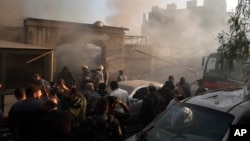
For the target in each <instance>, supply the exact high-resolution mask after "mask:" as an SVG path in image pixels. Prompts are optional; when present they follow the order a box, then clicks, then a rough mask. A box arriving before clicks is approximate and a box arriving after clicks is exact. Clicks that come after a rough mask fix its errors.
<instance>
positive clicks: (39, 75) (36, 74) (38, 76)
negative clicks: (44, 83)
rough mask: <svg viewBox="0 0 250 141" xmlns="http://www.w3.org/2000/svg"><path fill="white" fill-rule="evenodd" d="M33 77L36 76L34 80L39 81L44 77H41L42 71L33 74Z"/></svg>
mask: <svg viewBox="0 0 250 141" xmlns="http://www.w3.org/2000/svg"><path fill="white" fill-rule="evenodd" d="M33 78H34V80H37V81H39V80H41V78H42V77H41V74H40V73H35V74H34V76H33Z"/></svg>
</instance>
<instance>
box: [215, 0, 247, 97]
mask: <svg viewBox="0 0 250 141" xmlns="http://www.w3.org/2000/svg"><path fill="white" fill-rule="evenodd" d="M228 25H229V33H226V32H224V31H223V32H222V33H219V35H218V37H217V38H218V40H219V48H218V54H219V59H220V60H223V61H221V63H222V65H221V66H223V67H222V69H224V68H229V69H230V70H233V69H235V68H234V63H235V62H236V63H241V64H242V66H243V67H242V69H243V73H244V76H246V79H245V86H246V87H244V88H246V89H247V90H248V94H246V95H245V98H246V99H250V71H249V70H250V69H249V65H248V66H247V67H246V68H248V69H246V70H244V69H245V68H244V64H245V62H246V60H247V59H248V58H249V57H250V56H249V47H250V40H249V37H250V36H249V35H250V33H249V32H250V0H238V5H237V7H236V9H235V12H234V13H232V15H231V16H230V18H229V20H228ZM224 60H226V61H224ZM224 66H226V67H224ZM237 69H239V68H237ZM246 74H247V75H246Z"/></svg>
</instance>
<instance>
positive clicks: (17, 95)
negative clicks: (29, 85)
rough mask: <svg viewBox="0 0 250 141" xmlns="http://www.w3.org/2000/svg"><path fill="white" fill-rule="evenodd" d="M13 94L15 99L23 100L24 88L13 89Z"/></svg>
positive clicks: (24, 96)
mask: <svg viewBox="0 0 250 141" xmlns="http://www.w3.org/2000/svg"><path fill="white" fill-rule="evenodd" d="M14 96H15V98H16V100H23V99H25V98H26V94H25V89H24V88H16V89H15V91H14Z"/></svg>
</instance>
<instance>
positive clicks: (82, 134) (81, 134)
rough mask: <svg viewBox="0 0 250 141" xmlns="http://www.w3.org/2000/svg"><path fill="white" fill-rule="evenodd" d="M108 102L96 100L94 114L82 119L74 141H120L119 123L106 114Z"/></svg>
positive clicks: (121, 137) (102, 99) (121, 138)
mask: <svg viewBox="0 0 250 141" xmlns="http://www.w3.org/2000/svg"><path fill="white" fill-rule="evenodd" d="M108 109H109V100H108V99H107V98H104V97H102V98H101V99H99V100H98V102H97V104H96V108H95V111H94V113H93V114H92V115H91V116H88V117H87V118H86V119H84V120H83V121H82V122H81V124H80V126H79V128H78V129H79V131H78V132H77V133H78V134H77V135H76V138H75V139H74V141H83V140H84V141H122V140H123V135H122V131H121V126H120V124H119V121H118V120H117V119H116V118H115V117H114V116H113V115H112V114H108Z"/></svg>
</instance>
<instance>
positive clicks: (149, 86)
mask: <svg viewBox="0 0 250 141" xmlns="http://www.w3.org/2000/svg"><path fill="white" fill-rule="evenodd" d="M156 91H157V88H156V87H155V85H154V84H152V83H150V84H149V85H148V92H149V93H155V92H156Z"/></svg>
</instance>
